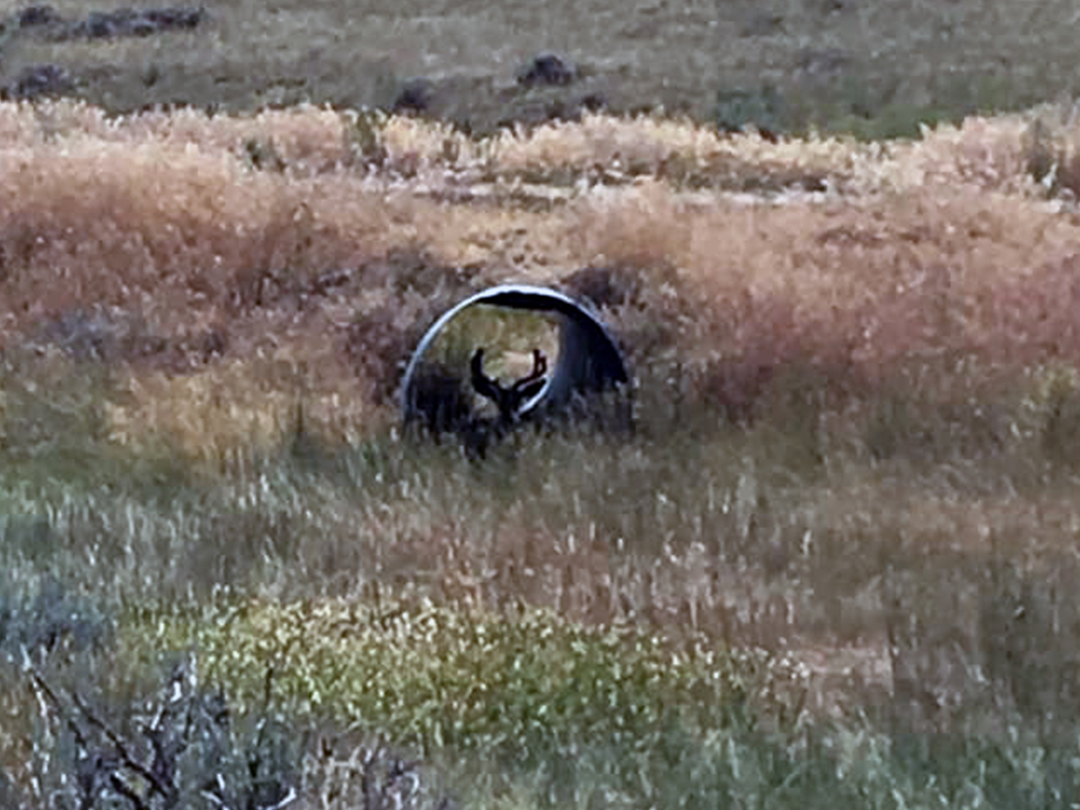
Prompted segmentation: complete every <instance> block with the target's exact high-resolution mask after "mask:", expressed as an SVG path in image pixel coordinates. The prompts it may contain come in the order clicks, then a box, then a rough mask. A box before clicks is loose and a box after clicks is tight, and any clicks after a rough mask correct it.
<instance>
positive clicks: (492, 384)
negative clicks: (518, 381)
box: [469, 348, 514, 420]
mask: <svg viewBox="0 0 1080 810" xmlns="http://www.w3.org/2000/svg"><path fill="white" fill-rule="evenodd" d="M469 365H470V369H471V371H472V385H473V389H474V390H475V391H476V393H478V394H479V395H480V396H482V397H486V398H487V399H490V400H491V401H492V402H494V403H495V406H496V407H497V408H498V409H499V415H500V417H502V418H503V419H504V420H505V419H509V418H510V417H511V416H512V415H513V406H514V402H513V397H511V396H509V394H510V391H508V390H507V389H506V388H503V387H502V386H501V385H499V382H498V380H493V379H492V378H491V377H489V376H487V375H486V374H485V373H484V349H483V348H479V349H477V350H476V351H475V352H474V353H473V356H472V361H471V362H470V364H469Z"/></svg>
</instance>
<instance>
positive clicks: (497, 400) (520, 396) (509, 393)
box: [466, 348, 547, 458]
mask: <svg viewBox="0 0 1080 810" xmlns="http://www.w3.org/2000/svg"><path fill="white" fill-rule="evenodd" d="M469 367H470V371H471V372H472V387H473V390H474V391H476V393H478V394H479V395H480V396H482V397H484V398H485V399H489V400H491V401H492V402H493V403H494V404H495V407H496V408H497V409H498V411H499V414H498V416H497V417H495V418H494V419H493V418H491V417H478V418H476V419H474V420H473V421H472V424H471V425H470V429H469V430H468V431H467V439H468V440H467V442H466V448H467V449H468V450H470V451H471V452H474V453H476V454H477V455H479V456H480V457H481V458H482V457H483V456H484V455H485V453H486V451H487V447H488V445H489V444H490V443H491V441H492V440H493V439H499V438H502V437H503V436H505V435H506V433H507V432H508V431H509V430H510V429H511V428H513V427H514V426H515V425H518V424H520V423H521V421H522V418H523V416H524V413H523V410H522V408H523V406H524V405H525V404H526V403H528V402H529V401H530V400H532V399H534V398H535V397H536V396H537V395H538V394H539V393H540V392H541V391H542V390H543V388H544V386H545V385H546V384H547V357H546V356H545V355H544V353H543V352H542V351H540V350H539V349H533V367H532V371H530V372H529V373H528V374H527V375H525V376H524V377H521V378H520V379H517V380H515V381H514V382H513V383H511V384H510V385H506V386H504V385H503V384H502V383H500V382H499V381H498V380H496V379H494V378H492V377H489V376H487V374H485V373H484V349H483V348H479V349H477V350H476V352H475V353H474V354H473V356H472V361H471V362H470V363H469Z"/></svg>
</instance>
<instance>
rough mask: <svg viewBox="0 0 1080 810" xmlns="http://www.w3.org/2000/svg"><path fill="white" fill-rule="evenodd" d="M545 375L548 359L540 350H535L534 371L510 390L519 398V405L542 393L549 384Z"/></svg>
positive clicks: (515, 383) (516, 382)
mask: <svg viewBox="0 0 1080 810" xmlns="http://www.w3.org/2000/svg"><path fill="white" fill-rule="evenodd" d="M545 374H547V357H545V356H544V353H543V352H542V351H540V350H539V349H533V370H532V371H531V372H529V374H528V376H526V377H522V378H521V379H520V380H517V381H515V382H514V384H513V385H512V386H510V390H511V391H512V392H513V394H514V396H515V397H517V404H518V405H520V404H521V403H522V402H524V401H525V400H527V399H532V398H533V397H534V396H536V395H537V394H539V393H540V391H541V389H542V388H543V387H544V384H545V383H546V382H547V379H546V378H545V377H544V375H545Z"/></svg>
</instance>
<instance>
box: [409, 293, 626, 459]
mask: <svg viewBox="0 0 1080 810" xmlns="http://www.w3.org/2000/svg"><path fill="white" fill-rule="evenodd" d="M632 392H633V386H632V384H631V378H630V375H629V373H628V371H627V364H626V362H625V360H624V358H623V356H622V353H621V352H620V350H619V348H618V345H617V344H616V343H615V341H614V339H613V338H612V336H611V334H610V332H609V331H608V329H607V327H606V326H605V325H604V324H603V322H602V321H601V320H600V319H599V317H598V316H597V315H596V313H595V312H594V311H593V310H592V309H590V308H589V307H587V306H586V305H584V304H582V303H580V302H578V301H575V300H574V299H573V298H570V297H569V296H567V295H565V294H564V293H561V292H558V291H557V290H552V289H549V288H546V287H534V286H529V285H521V284H511V285H501V286H498V287H493V288H490V289H488V290H484V291H482V292H480V293H477V294H475V295H472V296H470V297H469V298H466V299H465V300H463V301H461V302H459V303H458V304H456V305H455V306H453V307H451V308H450V309H449V310H448V311H447V312H445V313H444V314H443V315H442V316H441V317H439V318H438V319H437V320H436V321H435V323H434V324H433V325H432V326H431V327H430V328H429V329H428V331H427V332H426V333H425V334H424V336H423V338H421V340H420V343H419V344H418V345H417V347H416V350H415V351H414V352H413V354H412V357H411V358H410V360H409V363H408V366H407V367H406V370H405V376H404V378H403V380H402V390H401V410H402V418H403V421H404V423H405V424H406V425H407V426H418V427H421V428H424V429H426V430H427V431H429V432H431V433H434V434H436V435H438V434H442V433H448V432H451V433H459V434H462V435H463V436H465V438H466V439H475V440H476V441H477V442H478V443H479V447H480V449H481V450H482V449H483V447H486V446H487V444H488V443H489V441H490V440H491V439H492V438H497V437H499V436H502V435H504V434H506V433H507V432H508V431H510V430H511V429H513V428H515V427H517V426H519V425H527V424H533V425H537V424H555V423H557V422H560V421H561V422H570V423H582V422H586V421H587V422H588V423H590V424H593V425H596V426H600V427H606V428H611V427H619V428H629V427H630V426H631V423H632V401H631V399H632Z"/></svg>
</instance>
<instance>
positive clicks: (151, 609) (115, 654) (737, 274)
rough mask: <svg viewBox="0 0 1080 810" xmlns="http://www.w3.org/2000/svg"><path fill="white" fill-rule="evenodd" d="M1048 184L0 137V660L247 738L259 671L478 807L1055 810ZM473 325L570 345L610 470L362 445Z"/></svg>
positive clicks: (232, 139)
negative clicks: (199, 684) (566, 304)
mask: <svg viewBox="0 0 1080 810" xmlns="http://www.w3.org/2000/svg"><path fill="white" fill-rule="evenodd" d="M1078 149H1080V124H1078V123H1077V121H1076V117H1075V112H1074V111H1073V110H1071V109H1069V108H1067V107H1063V106H1053V107H1045V108H1038V109H1034V110H1032V111H1029V112H1027V113H1024V114H1017V115H1013V116H1000V117H994V118H972V119H968V120H967V121H965V122H964V123H963V124H962V125H959V126H956V127H953V126H945V125H943V126H940V127H937V128H935V129H928V130H927V131H926V132H925V133H924V136H923V137H922V138H921V139H920V140H917V141H910V142H908V141H898V142H889V143H874V144H867V143H861V142H857V141H854V140H851V139H845V138H831V137H830V138H826V137H820V138H812V139H809V140H789V139H780V140H778V141H776V142H772V141H769V140H766V139H764V138H760V137H757V136H756V135H745V136H738V137H722V136H718V135H717V134H716V133H715V131H714V130H713V129H711V128H708V127H702V126H699V125H695V124H693V123H691V122H689V121H676V120H671V119H664V118H660V117H653V116H643V117H639V118H633V119H615V118H611V117H607V116H601V115H594V116H585V117H584V118H583V120H582V121H581V122H579V123H576V124H572V123H563V124H549V125H545V126H542V127H539V128H536V129H533V130H530V131H524V130H521V131H517V132H504V133H502V134H499V135H496V136H493V137H491V138H487V139H477V138H470V137H466V136H465V135H463V134H461V133H460V132H457V131H455V130H453V129H452V128H449V127H448V126H446V125H442V124H434V123H427V122H422V121H418V120H416V119H412V118H395V117H385V116H382V115H379V114H372V113H366V114H352V113H349V114H346V113H338V112H334V111H331V110H327V109H316V108H309V107H302V108H297V109H293V110H288V111H277V112H264V113H261V114H259V115H254V116H249V117H242V116H224V115H217V116H212V117H211V116H207V115H205V114H202V113H197V112H192V111H182V112H176V113H172V114H166V113H162V112H149V113H144V114H140V115H135V116H131V117H120V118H110V117H107V116H106V115H105V114H104V113H103V112H102V111H101V110H99V109H97V108H94V107H90V106H84V105H80V104H74V103H69V102H61V103H53V104H41V105H35V106H31V105H26V104H24V105H16V104H0V179H2V184H3V187H4V189H5V194H4V195H3V196H2V197H0V352H2V358H3V367H2V368H0V562H2V565H0V571H3V572H6V573H5V574H4V576H6V577H8V579H7V580H3V581H0V584H3V585H4V589H3V591H2V593H7V594H8V597H7V600H8V601H7V602H6V603H5V602H3V601H0V652H5V653H10V654H11V658H12V660H14V661H16V662H17V661H19V660H20V653H17V652H16V651H17V650H18V649H20V648H25V649H27V650H29V651H30V655H31V659H32V661H33V662H35V663H36V665H37V666H39V667H40V668H42V669H43V670H47V671H48V673H49V677H52V678H55V679H57V682H58V683H76V682H77V681H75V680H73V679H75V678H80V679H81V680H82V682H83V683H84V684H85V683H94V684H96V685H97V688H98V689H99V691H100V692H101V693H102V695H105V696H107V697H102V698H101V699H102V700H103V701H104V700H108V699H111V700H114V701H121V702H123V701H128V700H131V699H132V695H135V694H137V693H138V691H139V689H140V688H142V687H143V686H144V685H145V682H146V679H147V678H151V677H153V672H154V667H155V666H157V665H158V663H159V661H158V659H159V657H160V653H161V651H162V650H177V649H185V648H188V647H192V646H193V645H194V649H196V650H197V655H198V656H200V657H201V658H200V660H201V661H202V664H201V665H202V666H204V667H205V670H206V673H207V674H206V677H207V679H208V682H212V681H214V680H215V679H216V680H218V681H220V682H222V683H223V684H224V685H225V686H226V687H227V688H229V689H230V690H233V691H234V692H235V693H236V698H235V699H236V700H237V701H239V703H238V705H240V706H243V707H246V706H250V705H252V704H253V703H257V702H258V701H257V699H256V697H253V696H258V694H259V690H260V688H261V684H262V676H263V672H264V670H265V668H266V667H267V666H272V667H273V671H274V673H275V674H276V677H277V678H278V680H277V681H276V682H275V684H276V688H277V689H279V692H277V699H278V700H280V701H281V702H282V706H283V708H282V709H281V711H282V712H284V713H285V714H286V715H287V716H289V717H291V718H294V719H296V722H300V720H299V719H297V718H303V720H304V722H322V723H337V724H339V726H337V727H339V728H346V727H348V728H352V729H353V730H354V731H355V730H356V729H360V730H361V732H362V733H363V734H367V733H369V732H370V733H372V734H374V733H377V732H378V733H383V734H386V735H389V736H390V737H392V738H394V741H395V742H396V743H400V744H402V745H406V744H407V745H410V746H413V747H414V748H415V749H416V750H420V751H422V752H423V753H424V755H425V756H426V757H427V759H428V760H429V761H430V762H432V763H436V764H437V765H438V766H440V767H443V768H444V769H445V770H446V772H447V773H450V774H451V777H450V778H451V779H452V780H457V781H456V783H455V784H456V789H457V791H458V794H459V795H462V796H464V797H465V798H466V799H467V800H468V801H471V802H475V803H478V804H487V805H490V806H499V807H519V806H520V807H527V806H545V805H556V804H557V805H560V806H565V805H566V804H568V803H571V802H572V803H576V804H578V805H579V806H584V805H589V806H604V807H615V806H619V807H638V806H640V807H645V806H665V807H666V806H675V805H684V806H722V805H725V804H731V803H733V802H736V801H744V802H748V803H752V802H765V801H769V802H775V803H777V804H779V805H782V806H786V805H787V804H791V806H795V804H792V803H793V802H796V800H797V799H802V800H804V803H803V804H800V805H799V806H822V807H824V806H830V807H836V806H838V804H837V803H838V802H840V806H852V807H855V806H860V807H861V806H866V804H867V796H871V797H872V801H870V802H869V803H870V804H871V805H872V806H882V807H884V806H894V805H893V804H890V801H895V802H897V803H899V802H902V801H905V802H909V803H910V804H913V805H919V804H920V803H922V804H925V805H926V806H929V805H931V804H935V805H936V806H943V805H947V806H959V805H963V806H972V807H975V806H987V805H989V806H998V807H1020V806H1033V805H1034V804H1041V805H1044V806H1053V807H1058V806H1060V807H1067V806H1069V803H1070V802H1073V801H1076V799H1077V796H1078V795H1080V794H1078V792H1077V791H1078V789H1080V777H1078V775H1077V773H1076V768H1075V765H1073V764H1070V763H1072V762H1073V760H1074V757H1075V751H1074V749H1075V736H1074V735H1075V731H1076V728H1075V722H1074V719H1073V718H1074V717H1075V712H1076V709H1077V707H1078V706H1080V696H1078V695H1077V694H1076V683H1075V682H1076V677H1075V676H1076V673H1077V669H1078V667H1080V643H1078V642H1077V627H1078V622H1080V614H1078V613H1077V608H1076V606H1075V604H1074V602H1075V599H1073V598H1072V597H1071V596H1070V594H1074V593H1075V592H1076V588H1077V586H1078V585H1080V568H1078V567H1077V562H1076V558H1075V543H1076V532H1077V526H1078V525H1080V512H1078V511H1077V506H1076V504H1077V496H1078V495H1080V492H1078V490H1077V486H1078V484H1077V479H1076V470H1077V468H1078V465H1077V459H1078V458H1080V456H1078V455H1077V454H1078V453H1080V372H1078V371H1077V369H1078V368H1080V327H1078V326H1077V323H1076V313H1077V311H1078V307H1080V292H1078V290H1080V288H1078V286H1077V283H1076V278H1077V275H1076V274H1077V273H1078V272H1080V264H1078V262H1080V253H1078V252H1077V251H1078V248H1077V246H1078V245H1080V214H1078V213H1077V211H1076V208H1075V197H1076V195H1077V194H1078V193H1080V151H1078ZM583 268H588V269H584V270H583ZM504 279H524V280H529V281H533V282H539V283H545V284H552V285H555V286H561V287H563V288H565V289H568V290H570V291H572V292H577V293H581V294H588V295H591V296H592V297H593V298H594V299H595V300H596V303H597V304H598V305H599V306H600V309H601V313H602V315H603V317H604V319H605V320H606V321H607V322H608V323H609V324H610V325H611V327H612V329H613V331H614V333H615V334H616V335H617V336H618V338H619V340H620V341H621V342H622V344H623V345H624V347H625V349H626V351H627V353H628V356H629V358H630V360H631V362H632V366H633V369H634V371H635V374H636V376H637V378H638V380H639V383H640V391H639V394H640V430H639V431H638V433H637V434H636V435H635V436H633V437H631V438H626V437H622V438H619V439H613V438H611V437H604V436H590V435H580V436H576V435H570V436H566V435H562V436H549V437H537V438H534V439H533V440H531V441H530V440H524V439H523V441H522V442H520V443H518V444H516V445H515V446H512V447H508V448H507V452H506V453H505V455H502V456H500V457H498V458H496V459H494V460H492V461H491V462H490V463H488V464H485V465H482V466H477V465H471V464H469V463H467V462H466V461H465V460H463V459H462V458H461V457H460V454H459V453H458V452H456V449H455V448H453V447H446V446H443V447H418V446H414V445H412V444H410V443H409V442H408V441H406V440H403V439H400V438H399V437H397V436H396V435H395V433H394V430H393V426H394V425H395V423H396V417H397V414H396V412H395V410H394V400H393V394H394V391H395V387H396V383H397V379H398V374H399V372H400V367H401V362H402V361H403V360H404V359H405V357H406V355H407V352H408V351H409V350H410V348H411V347H412V345H413V343H414V341H415V340H416V339H417V338H418V336H419V334H420V331H421V330H422V329H423V328H425V327H426V325H427V324H428V323H429V322H430V321H431V319H432V318H434V317H435V316H436V315H437V314H438V313H439V312H440V311H441V310H442V309H443V308H444V307H445V306H447V305H449V304H450V303H452V302H454V301H456V300H458V299H459V298H460V297H462V296H463V295H465V294H466V293H468V292H469V291H471V290H474V289H476V288H478V287H480V286H482V285H485V284H489V283H492V282H495V281H499V280H504ZM49 583H59V585H50V584H49ZM52 587H56V588H59V591H58V593H59V594H60V595H59V596H57V595H55V594H54V595H53V596H52V597H49V596H48V594H50V593H52V591H50V588H52ZM42 594H45V596H42ZM50 599H52V601H50ZM35 600H36V601H35ZM66 600H69V601H66ZM50 611H51V612H50ZM80 617H82V618H80ZM80 621H81V622H82V623H81V624H80ZM95 628H97V629H95ZM50 639H51V640H50ZM534 639H535V640H536V641H535V643H533V640H534ZM81 647H85V648H86V649H81ZM748 650H754V651H757V652H754V653H752V654H751V653H748V652H746V651H748ZM70 661H74V662H75V663H76V667H77V668H76V669H74V670H72V669H70V664H69V662H70ZM87 662H89V663H87ZM3 666H7V665H6V664H4V665H3ZM508 673H519V674H520V677H511V676H510V675H509V674H508ZM0 682H3V683H6V684H8V685H10V686H11V688H10V689H8V690H7V691H6V692H5V695H6V696H5V697H0V712H2V714H0V729H3V731H0V799H3V797H4V796H5V794H4V793H3V791H4V790H11V791H14V790H15V789H16V788H18V789H20V790H23V791H26V792H29V793H33V792H34V791H35V790H37V791H38V794H37V795H39V796H40V795H42V794H41V792H40V791H41V789H42V788H41V785H40V784H38V783H35V782H34V781H33V778H32V777H33V776H34V774H35V773H37V774H39V775H40V773H41V772H42V771H41V769H42V768H44V767H45V766H44V765H43V764H42V763H41V762H40V761H37V760H35V759H34V758H33V756H31V753H32V752H33V751H36V750H38V749H37V748H35V747H34V743H33V740H34V739H37V738H35V737H34V735H35V734H41V733H42V731H41V729H42V727H43V725H44V726H48V724H49V722H55V721H54V720H50V718H51V717H52V716H53V710H51V709H50V710H46V709H43V708H41V702H40V696H39V698H38V699H36V700H35V699H31V698H32V697H33V690H32V689H30V687H29V686H27V685H26V683H25V679H24V678H20V677H19V675H18V672H17V668H16V667H12V668H9V669H0ZM568 684H569V686H568ZM605 701H608V703H605ZM605 705H606V706H609V707H610V711H608V710H604V711H601V710H600V709H598V708H597V707H598V706H605ZM748 718H749V719H748ZM606 723H610V724H611V725H605V724H606ZM828 723H836V724H837V725H836V726H829V725H828ZM350 724H351V725H350ZM619 724H625V725H626V728H629V729H631V731H630V732H626V731H625V729H624V728H623V726H622V725H619ZM616 726H618V728H619V729H622V730H623V731H622V732H620V733H622V736H619V735H618V734H615V733H614V731H613V729H615V728H616ZM57 729H59V726H57V727H56V729H54V733H57V734H59V733H60V732H59V730H57ZM912 731H915V732H918V734H916V735H914V737H913V736H912V735H911V732H912ZM361 732H357V733H361ZM350 733H351V732H350ZM784 735H787V736H784ZM346 736H348V735H346ZM598 738H601V739H604V740H608V742H604V743H599V742H597V739H598ZM609 738H610V739H609ZM912 739H916V740H919V741H920V742H916V743H912V742H911V740H912ZM1070 739H1071V740H1073V742H1072V743H1070V742H1069V740H1070ZM740 757H741V758H743V759H739V758H740ZM1040 757H1041V759H1040ZM736 760H738V761H736ZM740 763H741V767H740ZM987 763H990V764H989V765H987ZM676 766H677V767H676ZM980 767H981V768H982V770H980ZM35 768H37V769H38V770H37V771H35ZM567 769H569V770H567ZM4 774H7V776H4ZM980 774H981V775H980ZM4 780H10V782H11V785H10V786H7V787H5V781H4ZM35 784H36V785H37V786H36V787H35ZM313 790H314V788H313ZM11 795H14V793H12V794H11ZM312 795H313V796H314V794H312ZM321 795H322V798H321V800H320V801H321V802H322V803H321V804H320V803H317V801H316V799H315V798H311V800H310V802H311V803H310V804H309V805H308V806H311V807H316V806H319V807H345V806H352V805H348V804H346V803H345V802H346V799H344V798H341V799H338V800H335V799H333V798H332V797H328V795H327V794H326V793H323V794H321ZM972 796H981V797H982V799H981V801H982V804H980V801H979V800H976V799H972V798H971V797H972ZM896 797H899V798H896ZM335 801H338V803H337V804H335V803H334V802H335ZM845 802H846V804H845ZM590 803H591V804H590ZM58 806H59V805H58ZM362 806H365V807H367V804H364V805H362Z"/></svg>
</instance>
